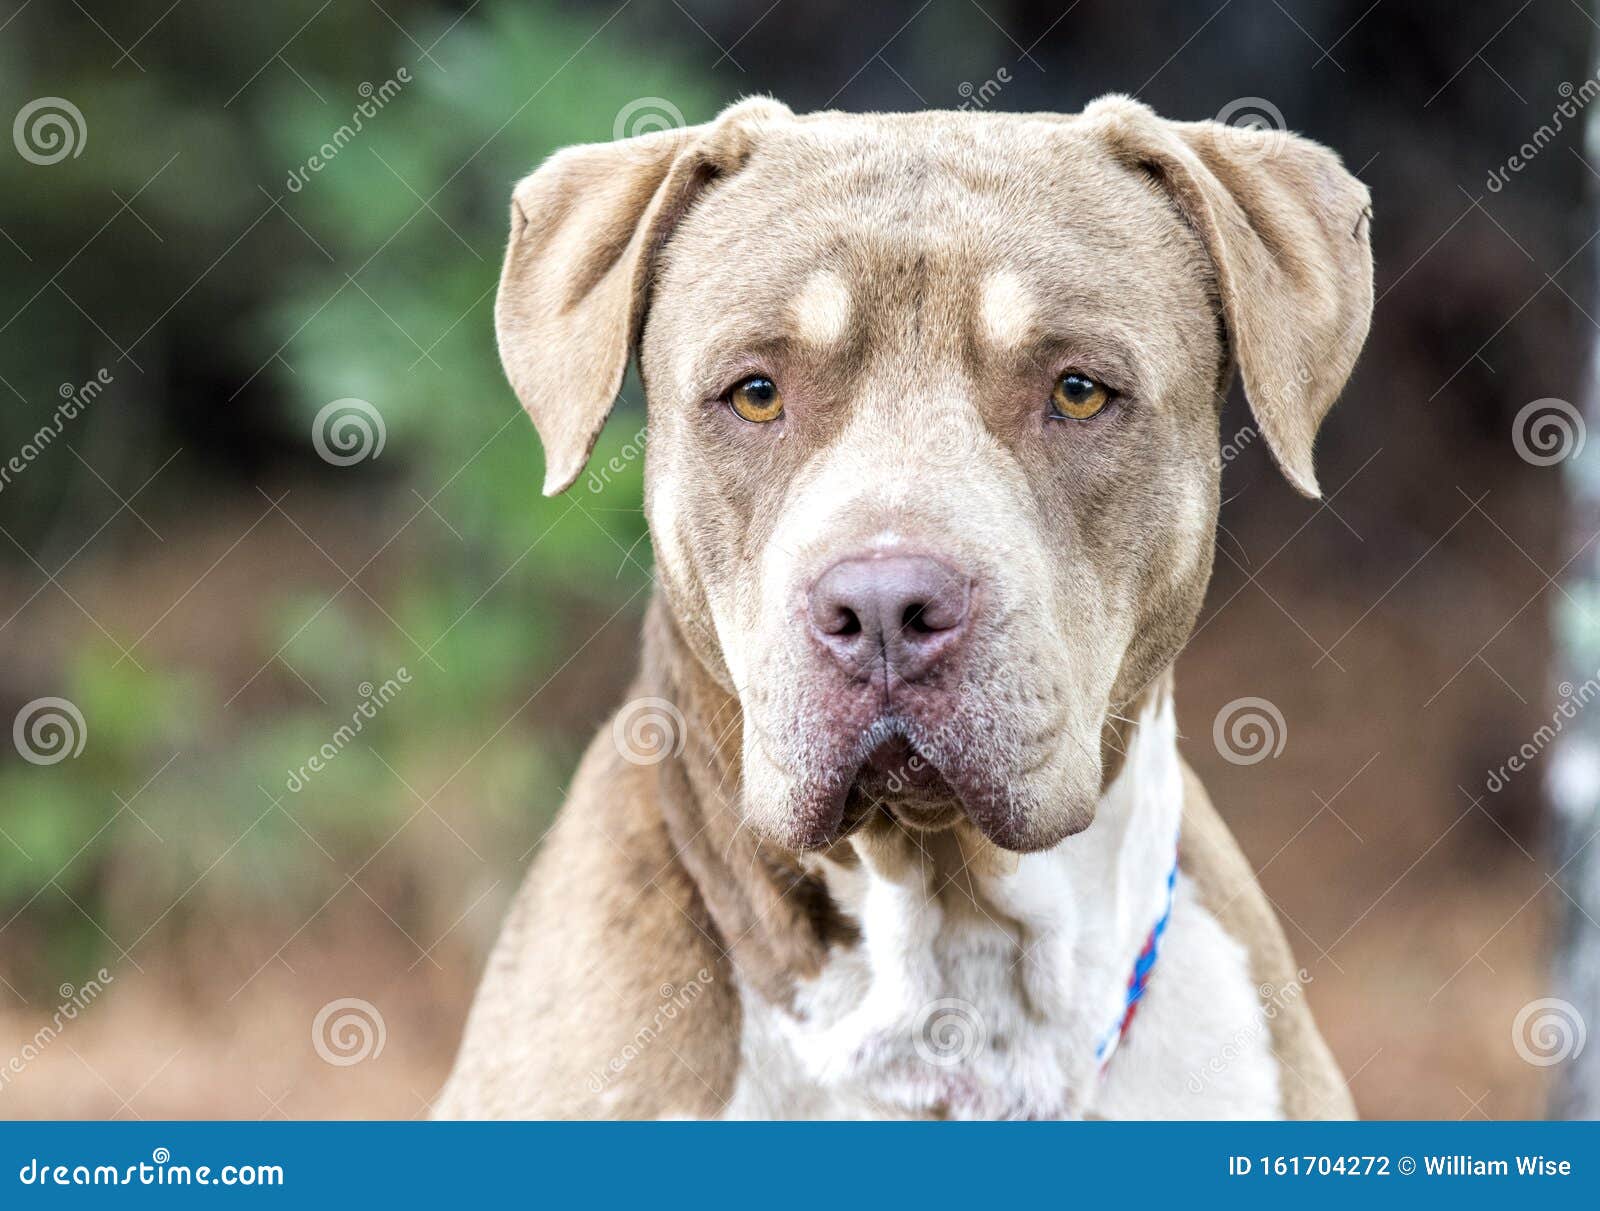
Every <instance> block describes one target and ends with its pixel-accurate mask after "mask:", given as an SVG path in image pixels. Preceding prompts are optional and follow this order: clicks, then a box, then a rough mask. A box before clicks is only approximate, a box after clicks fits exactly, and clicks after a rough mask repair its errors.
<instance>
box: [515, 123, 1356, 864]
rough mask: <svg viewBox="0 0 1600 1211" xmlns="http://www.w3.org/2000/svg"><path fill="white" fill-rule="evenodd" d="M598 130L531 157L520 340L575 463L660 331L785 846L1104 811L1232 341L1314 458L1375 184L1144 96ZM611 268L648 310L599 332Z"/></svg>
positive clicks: (1204, 468)
mask: <svg viewBox="0 0 1600 1211" xmlns="http://www.w3.org/2000/svg"><path fill="white" fill-rule="evenodd" d="M1267 138H1273V139H1277V140H1279V141H1280V142H1281V143H1282V145H1281V146H1271V145H1268V144H1267V143H1265V142H1264V140H1265V139H1267ZM577 151H578V152H579V153H587V155H588V156H593V157H599V158H595V159H593V160H586V159H583V158H581V157H575V156H574V153H572V152H569V153H564V156H565V157H567V159H566V162H565V163H563V157H557V158H556V159H555V160H554V161H552V162H551V164H550V165H547V166H546V168H545V169H542V170H541V172H540V173H538V174H535V176H534V177H532V178H530V179H529V181H528V182H526V183H524V186H523V187H522V188H521V189H519V193H518V203H517V214H516V216H515V217H514V225H515V227H516V230H515V231H514V238H513V247H512V249H511V252H510V253H509V254H508V259H507V271H506V281H505V283H504V284H503V286H502V294H501V302H500V310H499V317H500V325H501V343H502V350H503V353H504V356H505V358H506V361H507V365H508V368H509V369H510V371H511V374H512V378H513V381H514V382H517V384H518V386H519V389H520V390H521V391H522V392H523V395H524V399H525V400H526V401H527V402H528V404H529V407H530V409H531V410H532V411H533V413H534V417H535V420H536V421H538V422H539V423H540V428H541V432H542V433H544V435H545V438H546V445H547V452H548V454H549V459H548V461H549V466H550V481H549V483H548V485H547V486H551V487H555V488H559V487H562V486H565V484H564V483H563V482H562V481H563V479H564V480H565V481H566V482H570V481H571V479H572V478H573V477H574V476H575V475H576V474H577V472H578V469H579V468H581V465H582V461H583V457H584V456H585V455H586V453H587V448H588V445H589V444H592V441H593V436H594V434H595V433H596V432H597V431H598V427H599V423H600V421H601V420H603V417H604V410H605V407H606V406H609V403H610V397H611V395H613V394H614V393H615V389H616V385H617V379H618V378H619V377H620V372H621V367H622V365H624V364H625V362H626V358H627V356H628V351H629V349H630V348H631V347H632V346H633V345H634V344H635V343H637V345H638V347H639V356H640V365H641V369H642V373H643V378H644V382H645V386H646V392H647V397H648V407H649V425H650V436H649V450H650V454H649V459H648V470H647V495H646V504H647V511H648V514H649V519H650V524H651V530H652V534H653V537H654V540H655V544H656V551H657V562H658V575H659V577H660V583H661V586H662V589H663V591H664V592H665V594H666V595H667V598H668V600H669V602H670V603H671V606H672V609H673V613H674V615H675V616H676V617H677V618H678V619H680V620H681V621H682V626H681V628H680V629H681V631H682V634H683V636H684V638H685V640H686V641H687V642H688V644H689V646H690V647H691V648H692V649H693V651H694V654H695V656H696V657H697V658H698V659H699V660H700V661H701V663H702V664H703V665H704V666H705V668H706V669H707V671H708V672H709V673H710V674H711V675H712V676H713V677H715V678H716V679H718V680H719V681H721V682H722V683H723V684H724V686H725V687H727V688H728V689H730V690H732V691H733V692H734V693H736V694H737V696H738V699H739V702H740V706H741V708H742V713H743V746H742V772H743V787H742V802H741V809H742V812H743V814H744V817H745V819H746V820H747V822H748V823H749V824H750V825H751V826H752V827H754V828H756V829H757V830H758V831H759V832H761V833H762V834H763V835H766V836H768V837H770V838H772V839H774V840H776V841H778V842H780V843H782V844H785V845H788V846H791V847H794V848H811V847H816V846H821V845H826V844H828V843H830V842H831V841H833V840H835V839H837V837H839V836H840V835H841V834H842V833H843V832H846V831H848V830H849V829H850V828H852V827H854V826H855V825H856V824H858V823H859V822H860V821H861V820H862V819H864V818H866V817H868V816H869V815H871V814H872V813H875V812H877V811H878V810H880V809H887V810H889V811H891V812H892V813H893V814H895V815H896V816H897V817H898V818H899V819H900V820H901V822H902V823H904V824H907V825H909V826H912V827H941V826H943V825H946V824H949V823H952V822H953V821H954V820H955V819H956V818H958V816H959V815H960V814H962V813H964V814H965V815H966V816H967V817H969V818H970V819H971V821H972V822H973V823H974V824H975V825H976V826H977V827H978V828H980V829H981V830H982V831H983V833H984V834H985V835H986V836H988V837H989V838H990V840H992V841H993V842H995V843H996V844H998V845H1000V846H1002V847H1004V848H1007V849H1013V850H1032V849H1038V848H1043V847H1046V846H1049V845H1052V844H1054V843H1055V842H1056V841H1058V840H1060V839H1061V838H1062V837H1064V836H1066V835H1068V834H1070V833H1072V832H1075V831H1077V830H1079V829H1081V828H1083V827H1085V826H1086V825H1087V824H1088V823H1089V822H1090V820H1091V819H1092V816H1093V810H1094V804H1095V802H1096V801H1097V799H1098V797H1099V795H1100V793H1101V790H1102V786H1103V783H1104V780H1105V778H1106V777H1107V773H1108V769H1107V767H1108V765H1109V764H1111V763H1113V762H1114V760H1115V756H1114V754H1115V749H1116V740H1115V734H1116V733H1115V728H1114V726H1113V725H1114V723H1115V721H1116V720H1117V718H1118V716H1120V715H1122V714H1125V713H1126V711H1127V709H1128V708H1129V705H1130V704H1131V703H1132V702H1134V701H1135V700H1137V699H1138V698H1139V696H1140V695H1141V693H1142V692H1143V691H1144V690H1145V689H1146V687H1148V686H1149V685H1150V684H1151V683H1152V681H1154V680H1155V679H1156V678H1157V677H1158V676H1159V675H1160V674H1161V672H1162V671H1163V670H1164V669H1166V668H1167V667H1168V665H1169V664H1170V663H1171V661H1172V659H1173V658H1174V656H1175V655H1176V654H1177V652H1178V650H1179V649H1180V648H1181V646H1182V644H1183V642H1184V640H1185V639H1186V637H1187V635H1188V633H1189V631H1190V629H1191V627H1192V625H1193V622H1194V620H1195V617H1196V615H1197V613H1198V611H1199V608H1200V602H1201V598H1202V596H1203V594H1204V590H1205V585H1206V581H1207V578H1208V576H1209V572H1210V566H1211V544H1212V541H1213V531H1214V526H1215V519H1216V510H1217V498H1218V481H1219V476H1220V460H1219V459H1218V457H1217V449H1218V434H1217V420H1218V412H1219V408H1220V403H1221V392H1222V390H1223V389H1224V388H1225V387H1226V382H1227V376H1228V374H1229V372H1230V370H1231V368H1232V365H1233V363H1234V362H1235V361H1238V362H1239V363H1241V364H1242V365H1243V368H1244V371H1245V377H1246V385H1247V389H1248V390H1249V392H1250V394H1251V398H1252V403H1253V404H1254V406H1255V409H1256V412H1257V416H1258V421H1259V424H1260V426H1261V428H1262V429H1263V431H1264V433H1265V436H1266V438H1267V440H1268V441H1269V443H1270V444H1271V445H1272V446H1273V449H1274V451H1275V452H1276V453H1277V455H1278V457H1279V460H1280V462H1281V463H1282V464H1283V465H1284V467H1285V470H1286V471H1287V472H1288V473H1289V475H1290V477H1291V479H1293V480H1295V482H1296V483H1297V484H1298V485H1299V486H1301V487H1302V488H1303V489H1305V490H1308V491H1311V492H1314V491H1315V486H1314V479H1313V477H1312V472H1311V466H1310V444H1311V438H1312V436H1313V435H1314V432H1315V428H1316V424H1317V422H1318V421H1319V420H1320V418H1321V415H1322V412H1323V411H1325V410H1326V408H1327V406H1328V405H1329V403H1331V400H1332V396H1333V394H1334V393H1336V392H1337V390H1338V386H1339V385H1340V383H1341V382H1342V380H1343V378H1344V375H1345V373H1347V371H1348V368H1349V363H1350V361H1351V360H1353V358H1354V355H1355V352H1356V350H1357V349H1358V348H1359V346H1360V343H1361V340H1362V338H1363V337H1364V335H1365V330H1366V322H1367V314H1368V311H1369V310H1370V300H1371V269H1370V256H1369V254H1368V252H1367V245H1366V233H1365V231H1364V223H1363V222H1362V221H1361V216H1362V212H1363V210H1364V207H1365V205H1366V198H1365V191H1364V190H1362V189H1361V187H1360V186H1359V185H1358V184H1357V183H1356V182H1354V181H1353V179H1351V178H1350V177H1349V176H1348V175H1347V174H1345V173H1344V172H1343V170H1342V169H1340V168H1339V167H1338V165H1337V161H1335V160H1334V159H1333V157H1331V156H1330V155H1329V154H1328V153H1326V152H1323V151H1322V150H1321V149H1320V148H1316V147H1315V146H1314V145H1311V144H1305V143H1302V142H1300V141H1298V140H1292V141H1287V140H1284V138H1283V136H1255V135H1240V134H1238V133H1237V132H1223V131H1218V130H1216V129H1214V128H1207V127H1192V128H1180V127H1177V126H1176V125H1174V124H1168V123H1163V122H1161V121H1160V120H1159V119H1156V118H1155V117H1154V116H1153V115H1151V114H1149V112H1148V111H1147V110H1144V109H1143V108H1142V107H1137V106H1134V105H1132V104H1131V103H1128V102H1120V101H1118V102H1110V103H1101V104H1100V105H1098V106H1097V107H1095V108H1094V109H1092V110H1091V111H1089V112H1088V113H1086V114H1085V115H1084V116H1083V117H1081V118H1078V119H1060V118H1055V117H1051V116H1024V115H964V114H922V115H907V116H870V117H851V116H845V115H836V114H830V115H820V116H817V117H815V118H810V119H801V118H796V117H794V116H793V115H791V114H789V113H788V111H787V110H784V109H782V107H780V106H776V105H774V104H772V103H761V102H756V103H746V104H745V105H743V106H740V107H736V108H735V109H734V110H731V111H729V112H728V113H726V114H724V115H723V117H722V118H720V119H718V120H717V121H716V122H714V123H712V124H710V125H709V126H707V127H704V128H699V129H697V130H696V131H692V132H676V133H674V134H670V135H665V136H652V137H649V138H647V139H644V140H635V141H632V142H630V143H625V144H615V145H610V146H609V147H607V148H594V149H590V148H586V149H577ZM606 157H609V158H606ZM1269 157H1280V158H1283V159H1285V160H1286V161H1288V163H1287V164H1279V165H1273V164H1271V163H1269V162H1268V160H1269ZM608 171H609V172H610V173H612V174H620V175H621V176H623V177H625V178H626V179H627V180H628V181H630V182H633V184H632V185H631V186H630V185H627V184H624V183H622V182H619V181H617V180H612V181H610V182H606V181H605V180H604V179H603V174H604V173H606V172H608ZM1229 178H1233V180H1232V181H1231V182H1230V181H1229ZM602 191H603V192H604V193H605V194H606V195H607V197H608V199H609V202H610V204H607V201H606V200H602V199H601V198H599V197H597V196H596V194H597V193H599V192H602ZM586 192H588V193H589V194H590V196H589V197H588V198H585V197H584V194H585V193H586ZM1241 195H1242V196H1241ZM1301 195H1304V196H1301ZM586 204H588V205H592V206H593V207H594V210H593V211H592V213H591V214H590V215H589V217H588V218H587V219H585V218H583V217H582V216H583V209H582V208H583V207H585V205H586ZM1288 241H1299V242H1300V244H1301V245H1302V246H1301V247H1284V246H1283V245H1284V244H1285V243H1286V242H1288ZM563 264H564V266H565V268H566V270H567V273H568V274H569V275H570V276H569V277H568V278H567V280H563V278H562V276H561V274H560V273H559V272H555V271H554V270H553V269H552V266H556V265H563ZM1352 266H1353V267H1354V268H1352ZM1342 274H1343V275H1348V276H1347V277H1346V278H1345V279H1344V280H1341V276H1340V275H1342ZM607 294H609V295H611V296H614V297H611V298H610V299H609V300H606V299H603V298H602V296H605V295H607ZM597 299H601V300H602V302H603V303H604V305H605V307H608V308H609V310H610V312H611V313H612V315H611V327H612V328H613V329H619V326H620V330H619V331H613V332H611V333H609V334H597V333H592V332H591V333H588V334H584V333H582V332H581V331H579V330H578V328H579V325H580V324H581V318H580V317H577V316H573V315H572V313H573V312H574V311H581V310H590V311H593V310H594V309H595V308H594V304H595V302H596V300H597ZM619 308H620V311H619ZM1285 308H1293V309H1294V314H1288V315H1286V314H1281V312H1282V311H1283V309H1285ZM552 310H553V311H555V312H556V313H557V314H559V313H560V312H561V311H563V310H564V311H566V312H567V313H568V317H569V318H568V321H567V322H566V324H562V323H560V322H556V323H554V324H553V323H552V321H551V319H550V317H549V316H548V314H547V313H548V312H551V311H552ZM587 318H588V319H589V321H590V322H591V323H593V322H594V320H595V317H594V316H593V315H590V316H589V317H587ZM552 328H553V329H554V331H555V333H556V334H557V335H558V336H559V338H560V343H561V344H562V348H561V349H560V350H555V349H551V348H544V349H542V350H541V349H537V348H530V347H529V341H530V340H538V339H541V337H542V339H544V340H545V341H546V342H547V343H548V342H549V341H550V339H551V335H552ZM1308 332H1309V334H1310V335H1309V336H1308V335H1307V333H1308ZM619 355H620V358H621V359H622V360H621V363H618V362H617V359H618V357H619ZM562 357H564V358H565V359H567V361H568V363H570V361H571V359H573V358H574V357H577V358H584V357H587V359H588V360H587V363H586V364H582V365H579V366H577V367H576V368H574V367H573V366H572V365H570V364H566V365H561V366H557V365H554V364H552V363H553V359H556V358H562ZM1285 362H1287V364H1284V363H1285ZM1337 363H1342V364H1337ZM584 374H587V375H589V376H591V377H592V378H594V379H595V380H596V381H595V382H594V383H593V384H591V385H589V386H588V387H587V388H584V387H583V386H582V385H581V383H579V384H575V383H574V381H573V380H574V378H575V377H577V376H582V375H584ZM574 386H576V388H577V390H578V392H579V393H581V395H582V397H583V398H582V400H575V399H570V398H569V399H566V400H562V399H560V398H559V394H558V393H560V392H561V391H562V390H563V389H567V390H571V389H572V388H573V387H574ZM602 396H603V397H604V398H603V400H601V403H600V404H599V406H598V413H597V415H589V416H583V415H582V414H581V409H582V408H583V407H584V406H585V404H584V402H583V401H584V400H600V399H601V397H602ZM588 406H589V407H590V409H591V410H593V409H594V408H595V407H596V406H595V405H594V404H589V405H588ZM1108 758H1110V760H1108Z"/></svg>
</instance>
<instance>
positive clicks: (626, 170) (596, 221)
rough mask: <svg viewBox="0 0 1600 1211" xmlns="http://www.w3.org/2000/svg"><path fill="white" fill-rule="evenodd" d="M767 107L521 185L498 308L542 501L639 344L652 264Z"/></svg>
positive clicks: (551, 166)
mask: <svg viewBox="0 0 1600 1211" xmlns="http://www.w3.org/2000/svg"><path fill="white" fill-rule="evenodd" d="M792 116H793V115H792V114H791V113H790V111H789V110H788V108H787V107H785V106H783V105H781V104H779V103H778V102H776V101H772V100H769V99H767V98H765V97H753V98H751V99H749V100H746V101H741V102H739V103H738V104H736V105H733V106H730V107H729V108H727V109H725V110H723V111H722V113H721V114H720V115H718V116H717V117H716V118H714V119H713V120H712V121H710V122H708V123H706V124H705V125H703V126H691V127H686V128H683V129H678V130H666V131H658V132H656V133H653V134H647V135H639V136H637V137H635V138H631V139H621V140H618V141H617V142H614V143H591V144H586V145H584V146H581V147H568V148H566V149H565V150H563V151H558V152H556V154H555V155H553V156H551V157H550V158H549V159H548V160H546V161H545V162H544V164H543V165H541V166H540V167H539V169H538V171H536V172H535V173H534V174H533V175H532V176H529V177H526V178H524V179H523V180H522V182H521V183H520V184H519V185H518V186H517V188H516V192H515V193H514V194H513V196H512V202H511V242H510V244H509V246H508V247H507V248H506V260H505V266H504V268H503V269H502V270H501V273H500V294H499V297H498V298H497V300H496V301H495V309H494V316H495V333H496V336H497V337H498V339H499V344H500V361H501V363H502V364H503V365H504V366H505V370H506V377H507V378H508V379H510V380H511V385H512V387H513V388H515V390H516V392H517V396H518V398H519V399H521V400H522V406H523V407H525V408H526V409H527V410H528V415H529V416H531V417H532V418H533V423H534V427H535V428H537V429H538V431H539V438H540V440H541V441H542V442H543V443H544V457H545V478H544V493H545V495H546V496H554V495H555V494H556V493H558V492H562V491H565V490H566V489H567V488H568V487H570V486H571V485H572V482H573V481H574V480H575V479H577V478H578V476H579V475H580V474H581V473H582V471H583V465H584V463H585V462H587V461H588V458H589V452H590V451H591V450H592V449H594V443H595V441H596V439H598V438H599V436H600V429H601V427H602V426H603V425H604V424H605V420H606V416H607V414H608V413H609V412H610V411H611V405H612V403H613V402H614V401H615V399H616V397H617V392H618V391H619V390H621V388H622V380H623V376H624V375H625V374H626V373H627V369H628V357H629V355H630V354H631V353H632V351H633V346H634V343H635V341H636V340H637V339H638V335H639V328H640V325H641V323H642V321H643V318H644V311H645V304H646V302H647V295H648V289H647V287H648V282H649V277H650V269H651V262H652V261H653V259H654V258H655V255H656V253H657V252H658V251H659V250H660V248H661V245H662V244H663V243H664V242H665V241H666V239H667V237H668V236H669V235H670V234H671V231H672V227H673V225H674V224H675V223H676V222H677V221H678V220H679V219H680V218H681V217H682V216H683V214H684V213H685V211H686V210H687V209H688V207H689V205H690V203H692V202H693V201H694V199H695V197H696V195H697V194H698V193H699V192H700V190H701V189H702V188H703V187H704V186H705V185H706V184H707V183H708V182H710V181H712V180H714V179H716V178H717V177H719V176H723V175H726V174H727V173H729V172H732V171H734V170H736V169H737V168H738V167H739V166H740V165H741V164H743V163H744V161H745V159H746V158H748V156H749V154H750V149H751V147H752V146H753V145H754V140H755V138H756V136H757V135H758V133H759V131H760V130H761V128H762V127H763V126H765V125H767V124H769V123H772V122H775V121H782V120H784V119H787V118H790V117H792Z"/></svg>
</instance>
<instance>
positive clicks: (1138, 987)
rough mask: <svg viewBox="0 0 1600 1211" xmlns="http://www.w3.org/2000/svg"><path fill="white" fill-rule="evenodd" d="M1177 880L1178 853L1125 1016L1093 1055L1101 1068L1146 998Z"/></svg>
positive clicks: (1131, 981)
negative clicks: (1140, 1003)
mask: <svg viewBox="0 0 1600 1211" xmlns="http://www.w3.org/2000/svg"><path fill="white" fill-rule="evenodd" d="M1177 882H1178V855H1177V853H1176V852H1174V853H1173V855H1172V869H1171V870H1170V871H1168V872H1167V894H1166V900H1165V903H1164V906H1163V908H1162V909H1161V915H1160V916H1159V917H1158V918H1156V923H1155V924H1154V925H1152V926H1151V927H1150V934H1149V936H1148V937H1146V938H1145V940H1144V946H1143V948H1142V949H1141V950H1140V951H1139V954H1138V956H1137V957H1136V958H1135V959H1134V960H1133V974H1131V975H1130V976H1129V977H1128V987H1127V990H1126V991H1125V992H1124V994H1123V1007H1122V1016H1121V1017H1120V1018H1118V1020H1117V1022H1116V1023H1115V1024H1114V1025H1113V1026H1112V1027H1111V1029H1109V1030H1107V1031H1106V1032H1105V1034H1103V1035H1102V1036H1101V1037H1100V1042H1099V1043H1098V1044H1097V1045H1096V1046H1095V1049H1094V1058H1095V1059H1096V1060H1098V1061H1099V1062H1100V1066H1101V1069H1102V1070H1104V1068H1105V1066H1106V1065H1107V1064H1109V1063H1110V1062H1111V1056H1112V1054H1113V1053H1114V1052H1115V1051H1116V1049H1117V1046H1118V1045H1119V1044H1120V1043H1121V1042H1122V1040H1123V1038H1124V1037H1126V1035H1127V1033H1128V1027H1129V1025H1130V1024H1131V1023H1132V1022H1133V1015H1134V1013H1135V1012H1136V1011H1137V1010H1138V1008H1139V1002H1140V1001H1141V1000H1143V999H1144V994H1145V990H1146V989H1147V988H1148V987H1149V985H1150V973H1151V971H1153V970H1154V969H1155V965H1156V956H1157V955H1159V954H1160V953H1161V938H1162V935H1163V934H1165V933H1166V932H1167V923H1168V922H1169V921H1171V920H1172V893H1173V889H1174V888H1175V887H1176V886H1177Z"/></svg>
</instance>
